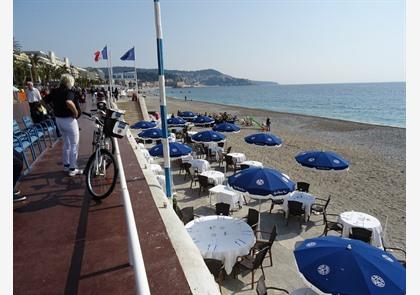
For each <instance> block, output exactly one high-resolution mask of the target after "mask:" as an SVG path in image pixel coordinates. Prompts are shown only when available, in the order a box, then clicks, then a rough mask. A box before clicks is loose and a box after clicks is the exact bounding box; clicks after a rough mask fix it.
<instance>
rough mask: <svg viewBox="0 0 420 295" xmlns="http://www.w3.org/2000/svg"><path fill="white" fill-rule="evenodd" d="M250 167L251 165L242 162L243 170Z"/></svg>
mask: <svg viewBox="0 0 420 295" xmlns="http://www.w3.org/2000/svg"><path fill="white" fill-rule="evenodd" d="M248 168H249V165H247V164H241V170H245V169H248Z"/></svg>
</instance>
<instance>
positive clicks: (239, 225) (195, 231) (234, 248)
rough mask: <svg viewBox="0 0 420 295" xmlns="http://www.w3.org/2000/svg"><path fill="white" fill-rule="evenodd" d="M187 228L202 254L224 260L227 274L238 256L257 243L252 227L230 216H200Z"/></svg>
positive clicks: (188, 224)
mask: <svg viewBox="0 0 420 295" xmlns="http://www.w3.org/2000/svg"><path fill="white" fill-rule="evenodd" d="M185 228H186V230H187V232H188V233H189V235H190V237H191V239H192V240H193V241H194V243H195V245H196V246H197V248H198V249H199V250H200V253H201V255H202V256H203V257H204V258H213V259H217V260H220V261H222V262H223V263H224V265H225V270H226V273H227V274H230V273H231V272H232V269H233V266H234V265H235V263H236V259H237V257H238V256H243V255H247V254H248V253H249V250H250V249H251V248H252V246H254V244H255V236H254V232H253V231H252V228H251V227H250V226H249V225H248V224H247V223H246V222H245V221H243V220H240V219H236V218H233V217H230V216H204V217H200V218H197V219H194V220H192V221H190V222H189V223H187V224H186V225H185Z"/></svg>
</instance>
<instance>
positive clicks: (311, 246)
mask: <svg viewBox="0 0 420 295" xmlns="http://www.w3.org/2000/svg"><path fill="white" fill-rule="evenodd" d="M294 256H295V259H296V263H297V266H298V269H299V271H300V273H301V274H302V275H303V277H304V278H305V280H306V281H307V282H309V283H310V284H311V285H312V286H315V287H316V288H317V289H318V290H320V291H322V292H324V293H331V294H372V295H374V294H375V295H376V294H377V295H382V294H395V295H398V294H405V292H406V286H405V285H406V284H405V276H406V271H405V268H404V267H403V266H402V265H401V264H400V263H399V262H398V261H397V259H396V258H395V257H394V256H393V255H392V254H389V253H387V252H385V251H383V250H381V249H379V248H376V247H373V246H371V245H369V244H367V243H365V242H362V241H358V240H352V239H343V238H341V237H334V236H326V237H322V238H314V239H307V240H305V241H303V242H302V244H301V245H299V246H298V247H297V248H296V249H295V250H294Z"/></svg>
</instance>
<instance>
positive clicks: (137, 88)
mask: <svg viewBox="0 0 420 295" xmlns="http://www.w3.org/2000/svg"><path fill="white" fill-rule="evenodd" d="M133 49H134V46H133ZM134 56H136V54H135V52H134ZM133 64H134V79H136V97H138V95H139V85H138V83H137V69H136V58H134V59H133Z"/></svg>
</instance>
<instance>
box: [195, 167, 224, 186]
mask: <svg viewBox="0 0 420 295" xmlns="http://www.w3.org/2000/svg"><path fill="white" fill-rule="evenodd" d="M200 175H203V176H206V177H207V178H208V179H209V182H210V183H213V184H214V185H218V184H222V183H223V181H224V180H225V175H224V174H223V173H222V172H219V171H215V170H208V171H204V172H202V173H201V174H200Z"/></svg>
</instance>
